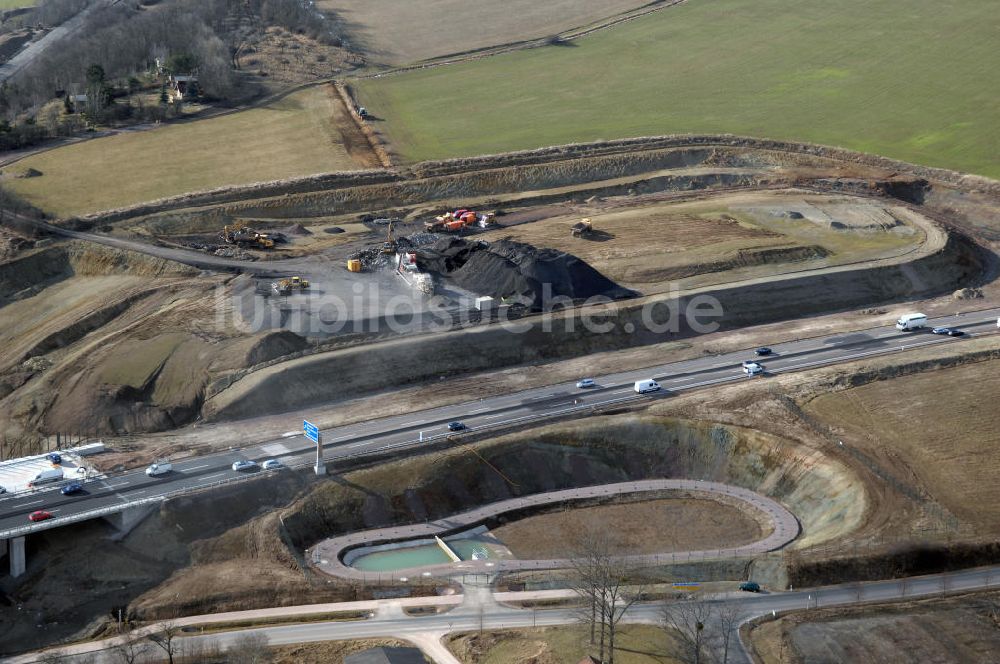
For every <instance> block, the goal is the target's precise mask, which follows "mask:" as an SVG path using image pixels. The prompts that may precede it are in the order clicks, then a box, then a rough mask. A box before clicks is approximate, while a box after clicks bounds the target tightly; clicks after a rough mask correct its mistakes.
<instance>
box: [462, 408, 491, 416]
mask: <svg viewBox="0 0 1000 664" xmlns="http://www.w3.org/2000/svg"><path fill="white" fill-rule="evenodd" d="M488 410H489V408H477V409H475V410H470V411H469V412H468V413H466V415H474V414H476V413H485V412H486V411H488Z"/></svg>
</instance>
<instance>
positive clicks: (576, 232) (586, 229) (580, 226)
mask: <svg viewBox="0 0 1000 664" xmlns="http://www.w3.org/2000/svg"><path fill="white" fill-rule="evenodd" d="M593 231H594V224H593V222H591V221H590V219H589V218H588V219H583V220H581V221H578V222H576V223H575V224H573V225H572V226H570V227H569V232H570V235H572V236H573V237H583V236H585V235H590V234H591V233H592V232H593Z"/></svg>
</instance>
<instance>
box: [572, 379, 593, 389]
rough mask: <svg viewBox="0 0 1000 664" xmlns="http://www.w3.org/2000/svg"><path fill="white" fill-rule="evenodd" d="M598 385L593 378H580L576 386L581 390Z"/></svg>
mask: <svg viewBox="0 0 1000 664" xmlns="http://www.w3.org/2000/svg"><path fill="white" fill-rule="evenodd" d="M596 385H597V383H596V382H594V379H593V378H581V379H580V380H578V381H576V386H577V387H578V388H580V389H581V390H585V389H587V388H588V387H595V386H596Z"/></svg>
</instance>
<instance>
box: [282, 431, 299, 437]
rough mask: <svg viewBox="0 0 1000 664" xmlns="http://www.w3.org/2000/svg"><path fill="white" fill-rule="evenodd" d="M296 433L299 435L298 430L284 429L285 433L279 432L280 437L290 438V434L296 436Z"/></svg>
mask: <svg viewBox="0 0 1000 664" xmlns="http://www.w3.org/2000/svg"><path fill="white" fill-rule="evenodd" d="M297 435H299V432H298V431H286V432H285V433H283V434H281V437H282V438H291V437H292V436H297Z"/></svg>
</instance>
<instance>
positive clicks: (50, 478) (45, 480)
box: [28, 468, 63, 488]
mask: <svg viewBox="0 0 1000 664" xmlns="http://www.w3.org/2000/svg"><path fill="white" fill-rule="evenodd" d="M62 479H63V469H62V468H49V469H48V470H43V471H42V472H40V473H38V474H37V475H35V476H34V477H33V478H32V480H31V481H30V482H28V488H35V487H36V486H40V485H43V484H52V483H53V482H61V481H62Z"/></svg>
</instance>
